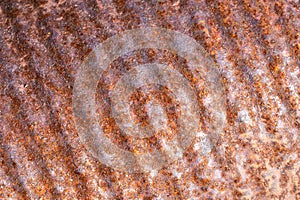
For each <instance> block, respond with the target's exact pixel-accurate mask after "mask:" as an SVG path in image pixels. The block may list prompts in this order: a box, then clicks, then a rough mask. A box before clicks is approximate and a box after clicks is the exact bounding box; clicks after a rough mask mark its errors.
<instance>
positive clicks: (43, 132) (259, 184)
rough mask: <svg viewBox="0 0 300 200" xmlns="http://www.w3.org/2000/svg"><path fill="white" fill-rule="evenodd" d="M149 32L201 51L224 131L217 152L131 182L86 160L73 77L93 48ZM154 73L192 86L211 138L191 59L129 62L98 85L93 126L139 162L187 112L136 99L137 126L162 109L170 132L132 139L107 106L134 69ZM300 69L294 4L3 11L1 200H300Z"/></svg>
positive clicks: (164, 55)
mask: <svg viewBox="0 0 300 200" xmlns="http://www.w3.org/2000/svg"><path fill="white" fill-rule="evenodd" d="M142 27H162V28H167V29H172V30H176V31H179V32H181V33H184V34H186V35H188V36H190V37H192V38H194V39H195V40H196V41H197V42H198V43H199V44H200V45H202V46H203V48H204V49H205V50H206V52H207V53H208V54H209V55H210V57H211V58H212V60H213V61H214V62H215V63H216V64H217V67H218V71H219V73H220V76H221V79H222V82H223V85H224V88H225V96H224V98H225V99H224V101H225V102H226V104H225V106H226V126H225V128H224V131H223V132H222V134H220V135H218V137H217V138H211V140H210V142H211V145H210V147H209V149H203V148H204V146H205V145H204V146H203V142H204V143H205V141H202V140H201V139H200V137H199V138H198V139H196V140H195V141H194V142H193V145H192V146H191V147H190V148H188V149H187V150H186V151H185V153H184V157H183V159H182V160H178V162H175V163H173V164H171V165H170V166H168V167H165V168H163V169H161V170H159V171H155V172H152V173H140V174H130V173H125V172H120V171H117V170H114V169H112V168H110V167H108V166H106V165H104V164H103V163H101V162H100V161H99V160H97V159H96V158H94V157H93V156H92V155H91V154H90V153H89V152H88V151H87V149H86V147H85V146H84V144H83V143H82V142H81V140H80V139H79V135H78V132H77V130H76V128H75V122H74V116H73V112H72V94H73V84H74V79H75V76H76V72H77V69H78V68H79V66H80V64H81V63H82V62H83V60H84V58H85V57H86V56H87V54H88V53H90V52H91V51H92V49H93V48H94V47H95V46H96V45H97V44H99V43H101V42H103V41H105V40H106V39H108V38H110V37H112V36H114V35H116V34H118V33H120V32H121V31H125V30H130V29H134V28H142ZM153 61H159V62H161V63H164V64H166V65H168V66H171V67H172V68H174V69H176V70H177V71H179V72H180V73H181V74H183V76H184V77H185V78H186V79H187V80H189V82H190V83H191V85H192V87H193V88H194V90H195V92H196V94H197V96H198V97H197V98H198V99H197V100H198V102H199V106H200V110H201V111H203V113H204V114H203V116H202V115H201V122H203V123H202V125H201V127H202V131H203V132H205V131H206V130H207V129H208V126H209V124H210V120H212V119H209V117H208V116H206V115H205V112H206V111H205V106H203V105H204V104H205V96H206V94H207V92H208V91H205V88H201V87H200V86H199V87H198V88H197V86H198V85H201V83H202V82H203V80H202V79H201V77H194V76H193V75H192V74H191V72H190V71H189V70H186V67H185V66H186V63H185V59H184V58H182V57H180V56H178V55H176V54H173V53H172V52H170V51H164V50H158V49H143V50H138V51H134V52H131V53H129V54H127V55H124V56H121V57H119V58H118V59H116V60H115V61H114V62H113V63H112V64H111V65H110V70H107V71H105V72H104V74H103V76H101V77H99V84H98V87H97V92H96V96H95V99H96V101H97V102H98V104H97V106H98V107H97V109H98V111H97V114H98V115H101V120H99V124H100V125H101V127H102V128H103V132H104V134H105V135H106V136H107V137H108V138H109V139H110V140H111V141H113V143H114V144H116V145H118V147H119V148H121V149H124V150H127V151H130V152H134V153H136V154H139V153H143V152H147V151H150V152H151V151H153V150H155V149H159V148H161V143H160V139H161V138H165V139H166V140H168V139H170V138H172V137H174V135H176V132H177V128H178V127H177V125H176V121H177V118H178V116H180V113H178V112H177V110H178V109H177V108H178V107H179V106H180V105H177V103H176V100H175V99H174V98H173V97H172V94H171V92H170V91H169V90H168V88H166V87H163V86H158V85H148V86H145V87H144V88H139V89H138V90H136V91H135V92H134V93H133V94H132V95H131V96H130V100H131V102H132V104H131V110H132V115H133V116H134V121H135V123H139V124H141V126H149V117H148V116H147V114H146V110H147V106H146V104H147V103H148V102H150V101H151V100H153V99H156V100H157V102H159V103H160V104H161V105H162V106H163V107H164V109H165V111H166V115H167V118H168V120H167V124H168V128H167V129H166V130H163V131H159V132H157V133H155V134H154V135H153V136H151V137H150V138H146V139H133V138H132V137H131V136H127V135H124V134H121V133H120V132H119V130H118V128H117V125H116V122H115V121H114V119H113V118H112V117H111V116H110V112H111V110H110V106H109V105H110V103H111V102H110V100H109V98H108V95H109V92H110V90H111V89H112V87H113V85H114V84H115V83H116V81H117V80H118V79H119V78H120V77H121V76H122V75H123V74H125V73H126V72H127V71H128V70H129V69H131V68H132V67H133V66H136V65H140V64H145V63H149V62H153ZM299 66H300V6H299V1H297V0H286V1H281V0H279V1H272V0H267V1H251V0H224V1H223V0H218V1H211V0H207V1H202V0H200V1H197V0H191V1H183V0H178V1H164V0H150V1H143V0H141V1H133V0H132V1H123V0H121V1H112V0H108V1H97V0H87V1H80V0H77V1H76V0H70V1H67V0H41V1H35V0H24V1H21V0H20V1H17V0H1V2H0V199H289V200H292V199H300V145H299V144H300V67H299ZM100 110H101V113H100V112H99V111H100ZM99 119H100V117H99ZM203 152H204V153H203Z"/></svg>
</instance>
